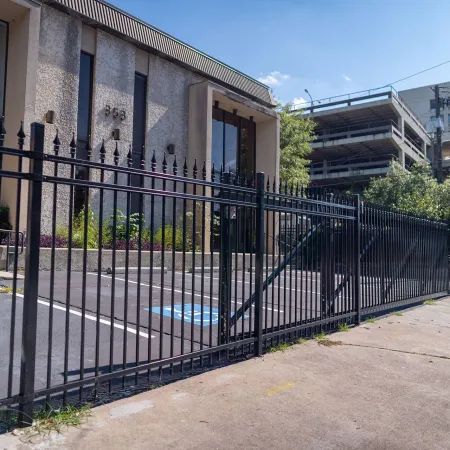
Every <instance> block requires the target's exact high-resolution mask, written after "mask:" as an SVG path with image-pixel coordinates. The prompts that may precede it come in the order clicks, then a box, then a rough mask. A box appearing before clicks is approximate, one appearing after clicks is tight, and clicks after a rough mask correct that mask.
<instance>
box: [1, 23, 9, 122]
mask: <svg viewBox="0 0 450 450" xmlns="http://www.w3.org/2000/svg"><path fill="white" fill-rule="evenodd" d="M7 53H8V24H7V23H6V22H2V21H1V20H0V117H2V116H3V115H4V114H5V90H6V58H7Z"/></svg>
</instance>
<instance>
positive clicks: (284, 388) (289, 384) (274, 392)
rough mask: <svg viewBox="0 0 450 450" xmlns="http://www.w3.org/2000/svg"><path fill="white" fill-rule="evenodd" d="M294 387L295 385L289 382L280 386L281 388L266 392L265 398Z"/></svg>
mask: <svg viewBox="0 0 450 450" xmlns="http://www.w3.org/2000/svg"><path fill="white" fill-rule="evenodd" d="M293 386H295V383H293V382H292V381H289V382H288V383H285V384H282V385H281V386H277V387H274V388H273V389H270V391H267V392H266V394H265V395H266V397H272V396H273V395H275V394H278V393H280V392H283V391H285V390H286V389H288V388H290V387H293Z"/></svg>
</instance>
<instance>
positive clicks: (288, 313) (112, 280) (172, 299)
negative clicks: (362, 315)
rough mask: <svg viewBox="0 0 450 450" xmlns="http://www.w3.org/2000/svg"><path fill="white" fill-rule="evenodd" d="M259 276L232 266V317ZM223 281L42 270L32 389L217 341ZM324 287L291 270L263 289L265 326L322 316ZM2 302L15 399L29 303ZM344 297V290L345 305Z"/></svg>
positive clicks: (0, 361)
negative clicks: (23, 332) (321, 289)
mask: <svg viewBox="0 0 450 450" xmlns="http://www.w3.org/2000/svg"><path fill="white" fill-rule="evenodd" d="M265 275H267V274H266V272H265ZM254 281H255V275H254V273H249V272H245V271H238V272H233V279H232V282H231V316H232V315H234V314H236V312H237V311H238V310H239V308H240V307H241V306H242V304H243V303H244V301H245V300H246V299H248V298H249V297H250V296H251V295H252V294H253V292H254ZM336 282H338V279H337V280H336ZM219 283H220V280H219V274H218V273H217V272H210V271H208V272H206V273H205V274H203V275H202V274H201V273H194V274H192V273H186V272H185V273H183V272H170V271H169V272H166V273H164V272H163V273H161V272H156V271H154V273H152V274H150V273H149V272H148V271H147V272H145V271H143V272H142V275H141V277H140V279H139V278H138V274H137V273H135V272H130V273H129V275H128V278H127V277H126V276H125V274H117V275H115V276H113V275H111V274H107V273H100V274H98V273H93V272H87V273H85V274H84V275H83V273H82V272H71V273H70V274H68V273H67V272H65V271H58V272H55V273H54V277H52V276H51V273H50V272H40V278H39V303H38V318H37V321H38V330H37V358H36V380H35V383H36V389H37V390H39V389H43V388H45V387H47V386H56V385H59V384H62V383H63V382H67V381H73V380H78V379H80V378H87V377H92V376H94V375H96V374H102V373H109V372H110V371H116V370H120V369H122V368H126V367H130V366H133V365H136V363H140V364H144V363H146V362H148V361H155V360H159V359H164V358H169V357H171V356H178V355H182V354H186V353H190V352H193V351H196V350H201V349H207V348H209V347H213V346H216V345H218V328H219V288H220V284H219ZM2 284H4V285H5V284H8V282H5V281H2ZM9 284H11V282H9ZM22 286H23V281H19V283H18V287H19V288H21V287H22ZM319 292H320V274H319V273H317V272H308V273H306V272H301V271H295V270H294V269H292V271H291V269H290V268H289V269H288V270H286V272H285V273H283V274H282V275H281V277H280V278H278V279H276V281H275V282H274V283H273V284H272V285H271V286H269V288H268V289H267V291H266V292H265V293H264V309H263V324H264V326H265V327H268V328H271V327H274V328H275V329H277V327H280V328H283V326H285V325H288V324H289V323H294V322H296V321H298V320H307V319H313V318H317V317H319V316H320V295H319ZM0 298H1V302H0V329H1V331H0V392H7V390H8V386H7V380H8V376H7V375H8V371H9V370H11V368H10V353H9V348H10V345H9V343H10V341H11V339H13V340H14V343H15V344H14V354H13V364H12V371H13V384H12V386H11V388H12V391H11V392H10V393H11V394H12V395H14V394H16V393H18V389H19V374H20V351H21V333H22V313H23V301H24V299H23V296H22V295H21V294H18V295H17V297H16V303H15V305H13V301H12V296H11V294H0ZM345 298H346V293H345V291H344V292H343V295H342V296H341V299H340V300H339V301H340V306H339V305H338V307H339V309H342V308H344V306H345V305H344V302H345ZM14 310H15V311H14ZM161 312H162V314H161ZM13 315H14V317H15V327H14V336H12V335H11V333H10V330H11V326H10V325H11V321H12V316H13ZM253 315H254V308H250V309H248V310H247V311H246V312H245V316H244V318H241V319H239V320H238V321H237V323H236V326H234V327H232V328H231V330H230V334H231V337H232V338H233V337H237V339H239V335H240V334H241V333H243V332H248V331H250V329H251V327H253V323H254V322H253ZM64 374H65V375H64ZM0 395H1V394H0ZM8 396H9V395H8Z"/></svg>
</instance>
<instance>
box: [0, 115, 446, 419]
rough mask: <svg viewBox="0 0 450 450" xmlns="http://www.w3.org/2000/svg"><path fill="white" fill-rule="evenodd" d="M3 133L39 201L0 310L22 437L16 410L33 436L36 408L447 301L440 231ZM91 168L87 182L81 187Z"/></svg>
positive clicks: (266, 184) (8, 395) (1, 379)
mask: <svg viewBox="0 0 450 450" xmlns="http://www.w3.org/2000/svg"><path fill="white" fill-rule="evenodd" d="M2 129H3V126H2V124H1V123H0V155H2V156H4V155H9V158H10V159H11V158H15V159H16V160H17V164H18V165H17V168H18V170H17V171H14V170H4V169H3V168H2V167H1V166H0V180H3V179H7V178H9V179H12V180H15V183H16V186H17V190H16V192H17V208H18V209H19V211H20V202H21V198H20V197H21V195H20V194H21V189H22V187H23V186H22V185H24V184H26V185H27V187H28V206H27V208H28V209H27V227H26V236H27V237H26V243H25V249H26V252H25V258H24V262H23V265H24V267H21V264H22V263H21V262H20V261H19V258H18V256H17V252H16V253H15V258H14V259H15V260H14V271H13V274H14V282H13V285H12V293H11V294H0V295H4V296H6V297H5V298H4V299H3V300H4V301H2V302H1V308H2V309H1V315H0V320H1V324H0V326H1V327H2V329H4V330H8V331H9V333H8V332H7V333H3V334H2V335H1V336H2V337H1V339H3V341H2V342H0V352H3V353H1V354H0V359H1V360H2V361H3V362H4V363H3V364H2V365H1V367H0V383H2V385H1V386H0V392H2V398H1V399H0V406H2V407H3V408H4V409H5V411H3V412H2V414H5V417H6V418H5V420H9V423H12V422H13V419H14V418H15V411H16V409H17V408H18V410H19V415H18V417H17V419H14V420H18V422H19V424H21V425H26V424H27V423H29V422H30V421H31V418H32V416H33V409H34V408H36V407H45V406H46V405H47V407H50V406H48V405H59V404H61V403H62V404H68V403H72V402H75V403H79V402H85V401H91V402H92V401H93V402H95V401H99V400H103V399H104V398H105V397H107V398H109V399H110V398H113V396H114V395H115V394H116V393H120V392H123V390H124V389H125V390H127V389H129V388H130V386H133V389H135V390H139V389H146V388H148V386H149V385H151V384H154V383H156V382H160V380H172V379H175V378H176V377H180V376H183V374H184V373H185V372H195V371H196V370H201V369H202V368H204V367H205V366H212V365H214V364H216V363H217V362H220V361H221V360H230V359H234V358H240V357H243V356H246V355H249V354H255V355H260V354H262V353H263V352H264V351H266V350H267V349H268V348H270V347H271V346H274V345H277V344H278V343H280V342H282V341H284V340H289V339H295V338H298V337H300V336H302V337H309V336H312V334H313V333H316V332H319V331H320V330H333V329H336V328H337V326H338V324H339V323H343V322H345V323H348V324H358V323H359V322H360V318H361V314H364V313H365V312H368V311H371V308H372V307H374V306H376V307H379V308H391V307H395V306H397V305H400V304H402V302H408V303H413V302H418V301H420V300H422V299H423V298H425V297H435V296H437V295H440V294H442V293H443V292H447V290H448V263H447V261H445V264H444V260H443V257H442V254H443V252H445V251H447V234H446V233H447V228H446V225H445V224H442V223H440V222H435V221H433V220H430V219H425V218H416V217H412V216H405V215H400V214H396V213H394V212H389V213H388V212H386V211H385V210H384V209H382V208H377V207H375V206H370V207H364V208H362V205H361V202H360V200H359V197H358V196H348V195H331V194H328V193H326V192H323V191H318V190H308V189H307V190H304V189H301V188H299V187H294V186H290V185H287V184H276V183H275V181H274V180H268V179H265V177H264V174H262V173H259V174H257V175H256V176H249V177H246V176H245V174H239V173H236V172H235V173H230V172H224V171H223V170H221V171H220V175H219V177H218V179H217V178H216V172H215V168H214V167H207V165H206V164H205V163H204V164H203V165H202V168H201V169H199V168H198V166H197V162H195V163H194V164H193V167H192V169H189V167H188V163H187V161H186V160H185V161H184V164H183V165H182V168H181V169H179V165H178V164H179V162H178V161H177V159H176V157H172V156H171V157H170V158H171V160H170V161H168V160H167V157H166V156H165V155H164V157H162V156H161V159H162V161H161V163H160V164H158V161H157V156H156V154H155V153H153V157H152V158H151V161H150V163H149V164H148V163H147V162H146V161H145V160H144V159H143V156H142V157H141V160H140V161H139V167H136V161H134V162H133V155H132V153H131V150H129V149H126V150H125V152H123V151H122V150H121V149H120V147H119V145H118V143H116V145H115V148H114V147H108V148H107V147H106V145H105V144H104V143H103V144H102V143H100V146H99V147H98V150H97V151H96V152H95V155H97V158H98V160H96V161H94V160H93V152H92V149H91V148H90V147H89V146H88V147H87V149H86V154H87V160H79V159H76V158H75V155H76V143H75V142H74V141H72V142H70V143H61V142H60V138H59V136H58V135H57V136H56V137H55V140H54V146H53V149H49V150H50V151H47V152H44V126H43V125H41V124H36V123H35V124H32V127H31V139H30V151H24V149H23V145H24V139H25V134H24V133H23V130H22V129H21V132H19V148H18V149H12V148H6V147H4V146H3V142H4V132H2ZM121 157H122V158H123V157H124V159H125V164H126V165H125V166H122V165H119V161H120V160H121ZM24 158H26V159H28V160H29V167H30V169H29V172H23V171H22V160H23V159H24ZM0 161H2V158H0ZM107 161H108V162H107ZM180 165H181V163H180ZM8 167H12V166H11V163H10V164H9V165H8ZM77 167H84V168H85V169H86V170H85V172H87V173H88V174H89V177H88V179H85V180H81V179H77V178H76V177H75V170H76V168H77ZM157 168H158V169H159V170H160V171H157ZM169 171H170V172H171V173H169ZM188 175H190V176H188ZM77 195H78V196H79V197H80V196H81V197H80V198H75V197H76V196H77ZM419 224H421V225H420V226H419ZM14 225H15V228H16V229H18V226H19V215H17V217H16V222H15V224H14ZM404 229H407V230H408V232H407V233H406V234H404V233H400V230H404ZM425 231H426V232H427V233H428V235H427V234H426V233H425ZM389 246H390V247H389ZM383 248H384V249H385V250H384V253H383V251H382V249H383ZM391 248H394V249H395V259H392V261H390V262H389V261H388V260H389V258H390V251H391ZM419 249H420V251H419ZM383 258H384V262H385V263H386V264H388V263H389V264H390V265H389V266H388V267H389V270H387V269H386V270H384V271H383V269H382V265H380V261H383ZM420 265H422V266H421V267H420ZM22 268H23V269H25V276H24V280H18V279H17V271H18V270H20V269H22ZM420 268H422V269H424V268H425V269H426V270H425V271H421V270H419V269H420ZM382 273H383V274H384V275H383V277H382V276H381V274H382ZM373 286H376V287H373ZM399 286H406V287H408V286H409V287H408V288H407V289H400V288H399ZM22 287H23V289H24V292H23V294H22V291H21V290H20V289H21V288H22ZM369 287H370V289H372V287H373V289H376V290H377V291H376V292H383V293H384V294H383V295H384V297H379V296H377V295H375V294H368V293H367V291H368V289H369ZM381 298H382V299H384V300H381ZM20 361H21V364H20ZM9 411H12V412H9ZM11 421H12V422H11Z"/></svg>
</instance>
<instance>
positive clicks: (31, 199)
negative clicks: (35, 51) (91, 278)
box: [19, 123, 45, 426]
mask: <svg viewBox="0 0 450 450" xmlns="http://www.w3.org/2000/svg"><path fill="white" fill-rule="evenodd" d="M44 131H45V128H44V125H43V124H40V123H32V124H31V142H30V151H31V156H32V157H31V160H30V173H31V175H32V179H31V181H30V185H29V190H28V215H27V230H28V236H27V248H26V253H25V282H24V288H25V292H24V302H23V304H24V307H23V319H22V324H23V328H22V360H21V368H20V396H21V397H22V399H23V401H22V402H21V403H20V406H19V425H20V426H27V425H31V423H32V421H33V400H34V377H35V364H36V331H37V305H38V287H39V245H40V235H41V203H42V173H43V170H42V169H43V156H44Z"/></svg>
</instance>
